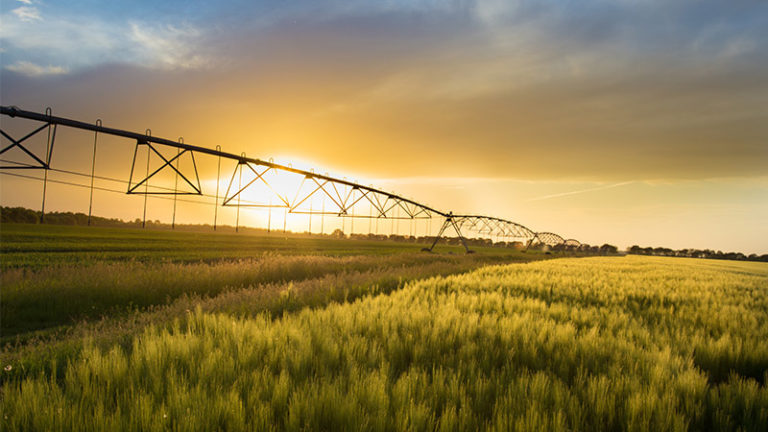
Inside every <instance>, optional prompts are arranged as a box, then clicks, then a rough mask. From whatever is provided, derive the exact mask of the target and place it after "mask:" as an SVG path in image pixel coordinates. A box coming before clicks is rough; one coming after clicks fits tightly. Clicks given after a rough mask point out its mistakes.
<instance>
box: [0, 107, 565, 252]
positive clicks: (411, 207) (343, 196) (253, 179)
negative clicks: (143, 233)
mask: <svg viewBox="0 0 768 432" xmlns="http://www.w3.org/2000/svg"><path fill="white" fill-rule="evenodd" d="M0 114H2V115H4V116H8V117H18V118H23V119H28V120H34V121H39V122H42V123H43V124H42V125H41V126H39V127H37V128H35V129H34V130H33V131H32V132H30V133H28V134H26V135H24V136H23V137H21V138H19V139H16V138H13V137H12V136H11V135H10V134H9V133H7V132H6V131H4V130H3V129H2V127H0V135H2V137H4V138H5V139H6V140H8V141H10V144H9V145H7V146H5V147H3V148H2V149H0V157H2V155H3V154H4V153H6V152H8V151H9V150H11V149H13V148H18V149H19V150H20V151H21V152H22V153H23V154H25V155H26V156H27V157H28V159H29V161H28V162H18V161H10V160H5V159H4V158H3V159H0V161H2V163H4V164H5V165H0V173H3V174H8V173H6V172H3V171H4V170H15V169H27V170H29V169H42V170H45V179H44V186H43V188H44V191H45V185H46V184H47V172H48V170H54V171H55V169H54V168H52V166H51V159H52V154H53V146H54V142H55V139H56V130H57V128H58V127H59V126H62V127H67V128H73V129H80V130H86V131H92V132H94V160H93V166H94V167H95V159H96V158H95V154H96V141H97V138H98V136H99V134H101V135H108V136H114V137H122V138H126V139H130V140H135V142H136V145H135V148H134V156H133V161H132V164H131V174H130V177H129V180H128V182H127V183H128V188H127V190H126V193H127V194H143V195H145V200H144V215H145V219H146V196H147V195H172V196H173V197H174V223H175V199H176V196H177V195H201V196H212V195H210V194H208V195H206V194H205V193H204V192H203V187H202V185H201V182H200V178H199V174H198V171H197V162H196V159H195V155H196V154H197V155H206V156H213V157H217V158H219V173H218V174H217V175H220V171H221V160H222V159H223V160H231V161H234V162H236V165H235V168H234V171H233V172H232V176H231V180H230V181H229V185H228V187H227V190H226V193H225V194H224V196H223V197H222V201H221V205H222V206H234V207H237V209H238V223H239V209H240V207H269V208H282V209H284V210H285V211H286V214H287V213H294V214H308V215H310V217H311V215H334V216H338V217H343V218H352V219H355V218H368V219H375V220H377V221H378V220H392V221H394V220H398V219H406V220H416V219H429V220H431V219H432V218H435V217H438V218H443V220H444V221H443V225H442V227H441V228H440V230H439V232H438V234H437V236H436V237H435V239H434V241H433V242H432V244H431V246H430V247H429V248H426V250H428V251H431V250H433V249H434V247H435V245H436V244H437V243H438V241H439V240H440V238H442V237H443V235H444V234H445V233H446V230H448V229H452V230H453V231H455V233H456V235H457V237H458V238H459V239H460V241H461V243H462V245H463V246H464V248H465V249H466V251H467V252H470V249H469V246H468V245H467V243H466V241H465V239H464V236H463V234H462V230H465V231H470V232H475V233H478V234H482V235H486V236H490V237H492V238H496V239H502V238H503V239H517V240H521V241H527V242H528V244H529V245H530V244H532V243H533V242H536V241H538V242H540V243H544V244H549V245H552V244H560V243H563V242H564V240H563V238H562V237H560V236H559V235H557V234H553V233H536V232H534V231H532V230H530V229H529V228H527V227H525V226H523V225H521V224H519V223H516V222H512V221H509V220H505V219H501V218H497V217H492V216H482V215H461V214H459V215H456V214H454V213H453V212H451V211H442V210H438V209H436V208H434V207H431V206H429V205H426V204H423V203H421V202H418V201H415V200H412V199H410V198H406V197H404V196H401V195H398V194H395V193H393V192H387V191H385V190H382V189H378V188H374V187H373V186H366V185H363V184H359V183H357V182H353V181H349V180H347V179H341V178H337V177H333V176H329V175H327V174H325V175H323V174H319V173H315V172H314V171H307V170H302V169H297V168H293V167H292V166H290V165H283V164H278V163H275V162H273V161H271V160H263V159H257V158H251V157H246V156H245V154H244V153H241V154H239V155H238V154H234V153H227V152H224V151H222V150H221V147H219V146H216V148H215V149H211V148H206V147H200V146H195V145H190V144H186V143H184V141H183V139H179V140H178V141H173V140H169V139H165V138H160V137H155V136H152V134H151V131H150V130H147V131H145V133H143V134H142V133H137V132H131V131H127V130H122V129H116V128H110V127H105V126H103V125H102V124H101V121H100V120H99V121H97V122H96V123H86V122H82V121H78V120H73V119H68V118H64V117H57V116H53V115H52V113H51V110H50V109H47V110H46V112H45V113H38V112H33V111H25V110H22V109H19V108H17V107H14V106H0ZM43 131H47V141H46V150H45V154H42V155H41V154H35V152H34V151H33V150H32V149H31V148H29V147H27V146H25V141H26V140H27V139H29V138H31V137H32V136H34V135H36V134H39V133H41V132H43ZM163 149H165V150H167V149H171V150H173V149H175V151H176V153H175V155H167V152H166V153H165V154H164V153H163V151H162V150H163ZM139 150H142V152H143V151H144V150H146V153H147V169H146V173H145V174H143V175H142V174H140V173H139V172H140V170H141V166H140V164H141V162H139V163H137V154H138V152H139ZM142 154H143V153H142ZM150 156H154V157H155V158H159V160H160V161H161V165H160V167H159V168H156V169H155V170H153V171H152V172H150V170H149V158H150ZM184 158H186V159H187V160H189V161H191V169H187V170H186V172H185V170H184V169H181V168H180V167H179V161H181V160H183V159H184ZM9 163H10V165H8V164H9ZM163 170H166V171H167V170H171V172H172V173H173V175H175V176H176V185H175V186H174V187H173V188H161V189H160V190H157V189H153V190H150V189H149V182H150V179H152V178H153V177H154V176H155V175H157V174H158V173H160V172H161V171H163ZM277 172H284V173H292V174H296V175H298V176H301V182H300V185H298V187H297V188H296V189H295V191H291V193H290V194H289V193H286V192H285V191H277V190H276V189H275V188H274V187H273V186H274V185H272V184H271V183H270V181H269V179H268V178H267V175H268V174H269V173H277ZM244 173H245V175H246V177H247V180H246V182H245V184H243V182H242V178H243V175H244ZM76 174H80V173H76ZM11 175H12V174H11ZM80 175H86V174H80ZM16 176H17V177H25V176H23V175H16ZM134 176H136V178H134ZM90 177H91V204H92V199H93V178H94V170H93V169H92V170H91V174H90ZM179 179H181V183H182V186H183V188H184V189H180V188H179V187H178V183H179ZM217 180H218V179H217ZM254 185H260V186H262V187H264V186H265V187H266V188H267V189H268V190H270V191H271V196H270V200H269V203H268V204H265V203H249V202H245V203H243V202H242V200H241V198H243V193H244V192H245V191H246V190H248V189H249V188H253V187H254ZM294 192H295V193H294ZM316 196H322V197H323V204H324V203H325V201H326V200H329V202H330V203H331V208H330V209H326V208H322V209H316V208H312V207H311V204H310V208H309V209H306V204H307V203H308V202H310V200H311V199H312V197H316ZM274 200H276V202H275V201H274ZM363 204H364V205H367V206H368V207H367V208H368V209H369V212H368V213H367V214H362V213H360V212H358V213H357V214H355V206H358V207H360V206H361V205H363ZM215 205H216V206H218V205H219V190H218V183H217V190H216V203H215ZM44 212H45V192H43V212H42V214H43V215H44ZM89 212H90V211H89ZM216 214H218V213H216ZM89 220H90V214H89ZM310 224H311V219H310ZM215 227H216V220H215V219H214V229H215Z"/></svg>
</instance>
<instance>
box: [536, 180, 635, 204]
mask: <svg viewBox="0 0 768 432" xmlns="http://www.w3.org/2000/svg"><path fill="white" fill-rule="evenodd" d="M632 183H634V182H631V181H627V182H621V183H614V184H609V185H604V186H597V187H593V188H588V189H580V190H575V191H570V192H561V193H556V194H549V195H543V196H540V197H536V198H531V199H529V200H527V201H543V200H546V199H551V198H559V197H564V196H570V195H578V194H583V193H587V192H594V191H600V190H605V189H613V188H615V187H619V186H624V185H628V184H632Z"/></svg>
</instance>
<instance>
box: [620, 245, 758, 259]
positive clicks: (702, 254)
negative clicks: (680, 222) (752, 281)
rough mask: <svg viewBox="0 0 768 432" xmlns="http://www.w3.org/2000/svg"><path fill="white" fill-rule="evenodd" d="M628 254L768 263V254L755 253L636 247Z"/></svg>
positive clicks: (628, 250)
mask: <svg viewBox="0 0 768 432" xmlns="http://www.w3.org/2000/svg"><path fill="white" fill-rule="evenodd" d="M627 253H628V254H631V255H653V256H669V257H687V258H707V259H723V260H736V261H762V262H768V254H763V255H758V254H754V253H753V254H750V255H745V254H743V253H741V252H722V251H713V250H711V249H679V250H674V249H670V248H663V247H656V248H652V247H640V246H637V245H635V246H631V247H629V248H627Z"/></svg>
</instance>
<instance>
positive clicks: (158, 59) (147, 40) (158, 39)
mask: <svg viewBox="0 0 768 432" xmlns="http://www.w3.org/2000/svg"><path fill="white" fill-rule="evenodd" d="M130 29H131V31H130V37H131V41H132V42H133V43H134V46H135V50H136V51H137V52H138V58H139V60H140V61H141V62H142V63H143V64H145V65H147V64H148V65H151V66H155V67H159V68H164V69H176V68H180V69H193V68H198V67H201V66H204V65H205V64H206V59H205V58H204V57H203V56H202V55H200V54H199V53H197V52H195V46H196V45H197V44H196V43H195V41H196V39H198V38H199V37H200V32H199V31H198V30H196V29H194V28H193V27H191V26H189V25H184V26H174V25H170V24H167V25H165V26H155V27H152V26H149V25H147V24H146V23H139V22H131V23H130Z"/></svg>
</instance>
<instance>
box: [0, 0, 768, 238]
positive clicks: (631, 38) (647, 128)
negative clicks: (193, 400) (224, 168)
mask: <svg viewBox="0 0 768 432" xmlns="http://www.w3.org/2000/svg"><path fill="white" fill-rule="evenodd" d="M0 24H1V25H0V63H1V66H2V68H1V69H0V99H2V104H3V105H17V106H19V107H21V108H23V109H28V110H33V111H43V110H44V109H45V107H51V108H52V109H53V111H54V113H55V114H57V115H61V116H65V117H71V118H77V119H82V120H95V119H96V118H101V119H103V120H104V122H105V124H108V125H109V126H114V127H120V128H124V129H131V130H137V131H142V130H144V129H146V128H151V129H152V132H153V134H154V135H156V136H164V137H170V138H173V137H178V136H181V135H183V136H184V139H185V141H186V142H189V143H194V144H196V145H201V146H205V147H214V146H215V145H221V146H222V148H224V149H225V150H227V151H231V152H233V153H240V152H246V153H247V154H248V155H249V156H250V155H252V156H255V157H260V158H263V159H267V158H270V157H273V158H274V159H275V160H278V161H285V162H289V161H290V162H292V163H294V164H295V165H305V166H307V167H309V166H312V167H314V168H316V169H317V171H320V172H324V171H330V172H332V173H334V174H338V175H340V176H346V177H349V178H350V179H359V180H360V181H362V182H365V183H366V184H368V183H374V184H376V185H381V186H382V187H385V188H386V189H388V190H394V191H398V192H402V193H404V194H406V195H408V196H410V197H412V198H414V199H417V200H423V201H427V202H428V203H429V204H432V205H434V206H436V207H438V208H441V209H445V210H453V211H455V212H469V213H481V214H488V215H493V216H499V217H503V218H507V219H511V220H514V221H517V222H520V223H522V224H524V225H526V226H528V227H530V228H532V229H534V230H535V231H553V232H557V233H559V234H561V235H563V237H566V238H576V239H579V240H582V241H584V242H587V243H592V244H602V243H606V242H607V243H612V244H616V245H619V246H620V247H626V246H629V245H633V244H639V245H643V246H665V247H672V248H689V247H695V248H711V249H715V250H717V249H720V250H724V251H726V250H727V251H730V250H732V251H742V252H746V253H768V240H766V239H768V226H767V225H768V224H766V223H765V221H766V220H768V2H765V1H747V0H734V1H728V2H724V1H692V0H691V1H670V0H648V1H639V0H613V1H602V0H584V1H549V0H544V1H501V0H498V1H497V0H488V1H481V0H478V1H396V0H395V1H371V2H363V1H333V0H332V1H308V0H293V1H292V0H287V1H285V0H284V1H229V2H225V1H221V2H209V1H208V2H202V1H183V2H180V1H163V2H157V1H152V2H149V1H141V0H139V1H124V2H117V1H108V2H104V1H79V0H72V1H68V2H54V1H42V0H21V1H18V0H3V2H2V3H0ZM0 120H2V124H3V127H4V128H11V127H12V126H11V125H10V124H9V123H10V120H8V119H7V118H2V119H0ZM67 140H69V142H70V144H69V145H70V148H71V151H70V150H68V151H60V150H59V153H57V154H56V155H55V159H54V162H55V163H61V164H63V165H64V166H72V167H75V166H78V167H80V168H78V169H80V170H82V167H81V165H83V166H85V167H86V168H87V167H88V165H89V164H88V163H87V161H86V162H83V160H85V159H88V158H89V157H90V156H88V146H87V145H86V144H85V143H86V142H87V140H86V139H85V138H81V137H78V136H74V135H73V136H72V137H66V136H64V135H63V134H62V141H60V143H57V146H59V147H58V148H59V149H61V148H66V147H65V146H67V145H68V144H67V142H68V141H67ZM115 145H116V146H117V145H118V144H115ZM124 150H125V151H126V152H127V153H128V154H129V156H127V157H128V158H129V157H130V152H131V151H132V146H131V145H130V144H129V145H127V146H126V147H125V149H124ZM121 151H122V150H121ZM116 152H117V150H116ZM78 163H80V165H77V164H78ZM100 163H101V164H102V168H101V169H102V170H103V172H104V173H105V175H107V174H112V173H114V175H124V174H123V172H124V171H126V170H127V169H129V168H130V161H127V162H126V161H125V160H121V161H117V162H115V161H106V160H105V161H104V162H100ZM126 165H128V166H127V167H126ZM209 168H210V166H209ZM73 169H74V168H73ZM206 172H207V173H208V174H206V175H210V169H209V170H208V171H206ZM2 181H3V186H2V188H0V193H1V195H0V197H1V198H2V201H3V205H8V204H17V205H25V206H28V207H32V208H37V207H39V203H38V201H39V197H38V196H37V195H39V192H36V191H37V190H38V189H39V185H38V184H36V183H35V182H33V181H31V180H28V179H27V180H24V179H19V178H11V177H9V176H3V177H2ZM214 183H215V179H214ZM72 196H74V195H71V194H69V193H67V192H66V191H65V190H64V189H62V191H61V193H60V194H54V196H53V197H52V198H51V199H52V201H51V204H50V205H51V206H53V207H52V208H58V209H61V210H78V211H82V210H83V208H82V207H83V199H82V197H79V198H78V199H77V200H75V199H74V198H71V197H72ZM70 198H71V199H70ZM131 198H133V197H131ZM110 199H112V198H110ZM104 200H107V198H103V199H102V201H100V202H102V203H104V202H105V201H104ZM109 202H110V205H109V206H104V205H102V206H101V208H99V206H97V210H98V211H97V213H99V212H100V213H105V215H109V216H113V217H121V214H122V215H123V217H125V215H126V214H127V213H130V212H134V213H135V205H136V204H135V203H134V201H130V200H123V201H119V200H115V201H114V204H111V203H112V201H109ZM121 203H122V204H121ZM85 205H86V210H87V197H86V204H85ZM131 214H133V213H131ZM194 215H195V211H194V210H192V209H190V210H189V211H187V212H186V213H185V216H184V217H186V218H190V219H189V221H192V220H193V219H194V218H193V216H194ZM157 217H158V218H160V219H164V218H167V212H165V213H163V214H159V215H158V216H157ZM251 220H252V221H254V223H256V220H257V219H251ZM258 220H259V221H261V219H258ZM246 221H248V219H246Z"/></svg>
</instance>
